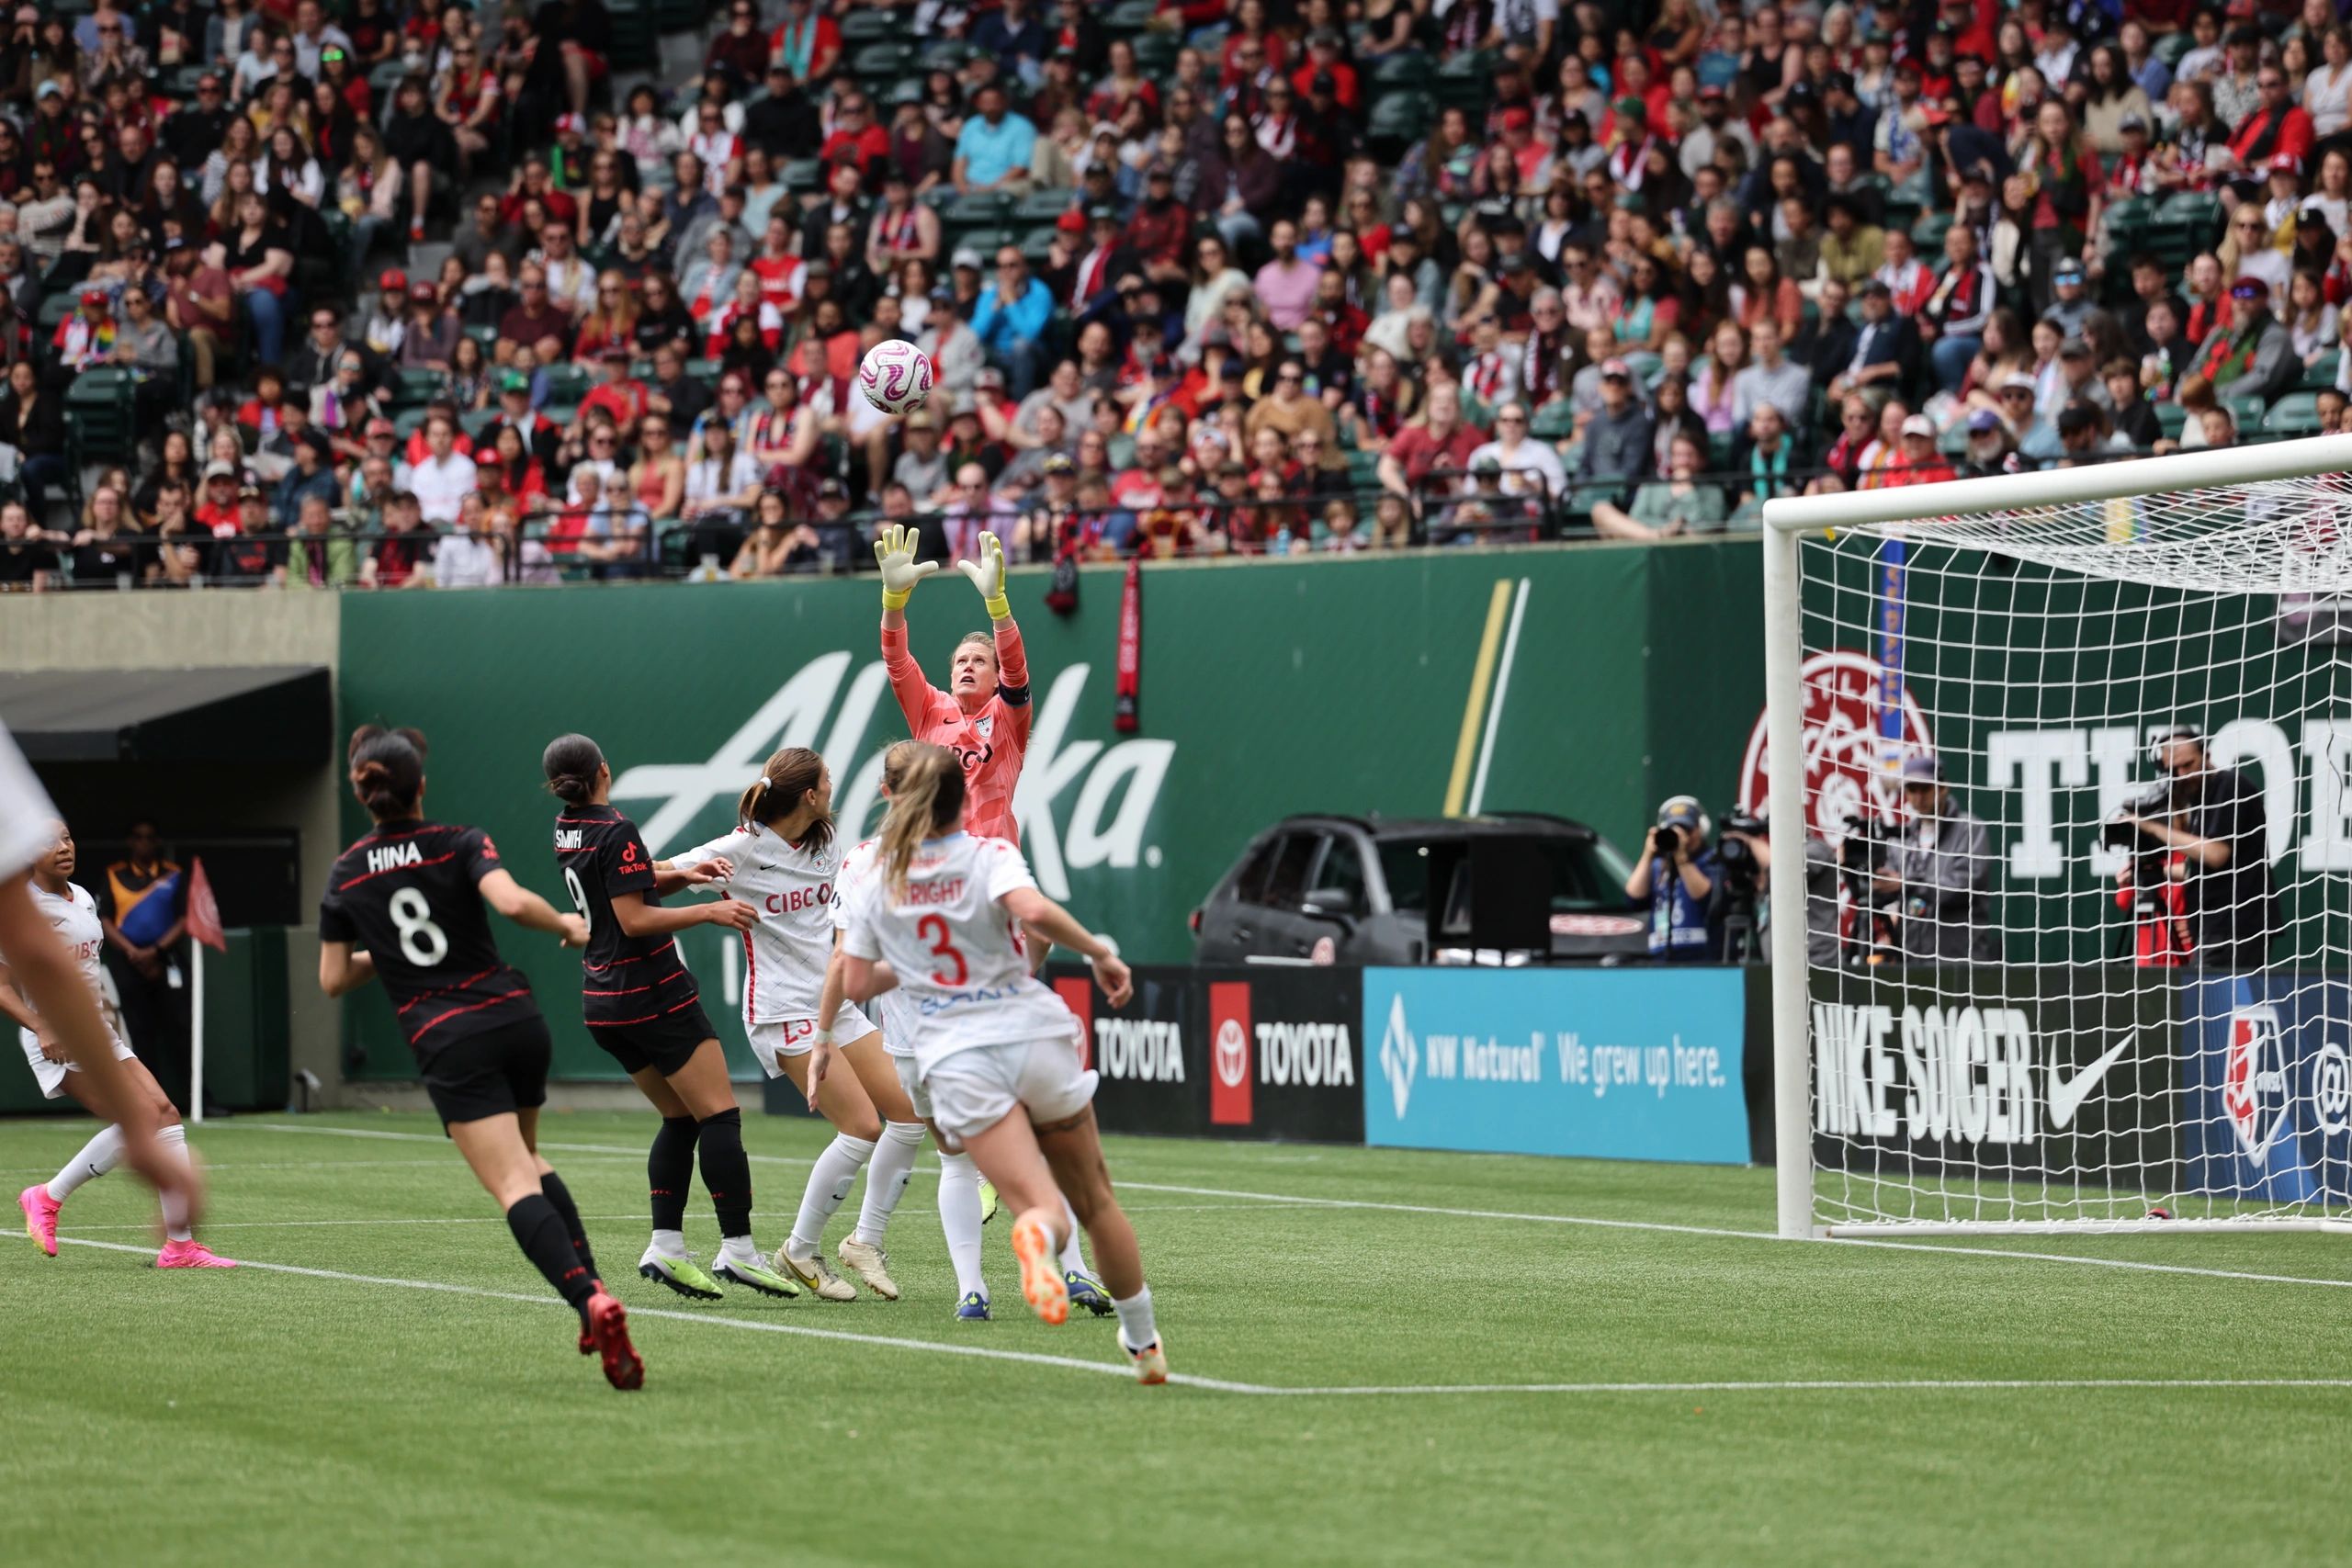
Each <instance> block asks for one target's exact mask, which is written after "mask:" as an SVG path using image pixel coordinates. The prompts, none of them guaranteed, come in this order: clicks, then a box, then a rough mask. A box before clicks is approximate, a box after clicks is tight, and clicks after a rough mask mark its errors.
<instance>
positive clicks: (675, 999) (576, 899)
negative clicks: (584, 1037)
mask: <svg viewBox="0 0 2352 1568" xmlns="http://www.w3.org/2000/svg"><path fill="white" fill-rule="evenodd" d="M555 858H556V862H557V863H558V864H560V866H562V868H563V885H564V886H565V887H566V888H567V889H568V890H569V891H570V892H571V901H572V904H573V905H574V907H576V908H578V909H579V911H580V913H581V914H582V916H583V917H584V918H585V919H587V921H588V951H587V952H585V953H582V954H581V959H580V972H581V986H580V1012H581V1021H582V1022H584V1023H586V1024H587V1025H588V1027H589V1028H591V1029H617V1028H623V1027H627V1026H629V1025H634V1024H640V1023H650V1022H651V1021H653V1020H655V1019H657V1018H665V1017H667V1016H668V1015H670V1014H671V1013H673V1012H683V1011H684V1010H685V1009H687V1008H689V1007H692V1006H694V1005H695V1002H696V1001H697V1000H698V999H699V998H700V997H701V992H700V991H699V990H697V989H696V988H695V978H694V976H692V975H690V974H688V973H687V972H686V964H685V960H684V959H683V958H681V957H680V956H679V955H678V943H677V941H676V939H675V938H674V937H673V936H671V935H669V934H668V933H666V932H665V933H663V934H662V935H660V936H630V935H629V934H628V932H626V931H622V930H621V926H620V921H619V920H618V919H615V918H614V915H613V899H614V897H616V895H617V896H620V897H627V896H628V895H629V894H631V893H636V894H641V895H642V896H643V897H644V899H645V902H646V903H647V904H648V905H649V906H658V905H660V903H661V902H662V898H661V896H660V895H659V894H657V893H655V892H654V890H653V857H652V856H651V855H650V854H649V853H647V852H646V849H645V840H644V839H643V838H641V837H640V836H639V833H638V830H637V824H636V823H634V822H632V821H630V820H629V819H628V818H627V817H624V816H622V815H621V814H620V812H618V811H617V810H616V809H614V808H613V807H609V806H567V807H564V808H563V810H562V811H561V812H560V813H559V814H558V815H557V817H556V819H555Z"/></svg>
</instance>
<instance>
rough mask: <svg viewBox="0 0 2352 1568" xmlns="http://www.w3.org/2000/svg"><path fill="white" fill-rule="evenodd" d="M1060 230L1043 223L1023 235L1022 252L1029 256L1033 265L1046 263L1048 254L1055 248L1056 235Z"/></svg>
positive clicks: (1030, 263)
mask: <svg viewBox="0 0 2352 1568" xmlns="http://www.w3.org/2000/svg"><path fill="white" fill-rule="evenodd" d="M1057 232H1058V231H1057V230H1056V229H1055V227H1054V226H1053V225H1052V224H1050V223H1046V224H1042V225H1040V226H1039V227H1037V228H1035V229H1032V230H1030V231H1028V232H1027V233H1026V234H1023V235H1022V236H1021V254H1023V255H1024V256H1027V257H1028V258H1029V265H1031V266H1033V267H1042V266H1044V265H1046V254H1047V253H1048V252H1050V251H1051V250H1052V249H1053V248H1054V235H1055V234H1056V233H1057Z"/></svg>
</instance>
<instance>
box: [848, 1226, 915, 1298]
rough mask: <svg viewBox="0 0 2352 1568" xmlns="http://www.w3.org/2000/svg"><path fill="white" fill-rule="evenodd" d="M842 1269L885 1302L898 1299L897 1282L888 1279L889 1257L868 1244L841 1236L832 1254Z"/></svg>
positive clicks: (879, 1249) (851, 1237)
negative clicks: (839, 1262)
mask: <svg viewBox="0 0 2352 1568" xmlns="http://www.w3.org/2000/svg"><path fill="white" fill-rule="evenodd" d="M834 1256H835V1257H837V1258H840V1259H841V1260H842V1269H846V1270H847V1271H848V1272H850V1273H852V1274H854V1275H856V1276H857V1277H858V1278H859V1279H861V1280H865V1288H866V1289H867V1290H869V1291H872V1292H874V1293H875V1294H876V1295H877V1296H880V1297H881V1298H882V1299H883V1300H884V1301H886V1302H895V1301H897V1300H898V1299H899V1281H897V1280H893V1279H892V1278H890V1257H889V1254H888V1253H886V1252H884V1251H883V1250H882V1249H881V1248H880V1247H876V1246H874V1245H873V1244H872V1243H870V1242H863V1241H859V1240H857V1239H856V1238H854V1237H853V1236H843V1237H842V1245H841V1247H840V1249H839V1250H838V1251H837V1252H836V1253H835V1254H834Z"/></svg>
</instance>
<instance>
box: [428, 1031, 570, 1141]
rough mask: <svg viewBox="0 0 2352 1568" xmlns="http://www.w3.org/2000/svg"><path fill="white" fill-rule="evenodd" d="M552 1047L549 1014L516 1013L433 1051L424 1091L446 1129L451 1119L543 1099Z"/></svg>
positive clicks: (492, 1112)
mask: <svg viewBox="0 0 2352 1568" xmlns="http://www.w3.org/2000/svg"><path fill="white" fill-rule="evenodd" d="M554 1051H555V1043H554V1041H553V1040H552V1039H550V1038H549V1036H548V1022H547V1020H545V1019H543V1018H537V1017H533V1018H526V1019H518V1020H516V1021H515V1022H513V1023H509V1024H504V1025H503V1026H501V1027H499V1028H497V1029H493V1030H492V1031H491V1032H489V1033H487V1034H477V1035H474V1036H473V1037H472V1038H471V1039H468V1040H458V1041H452V1042H451V1043H449V1044H447V1045H445V1046H443V1047H442V1048H441V1049H440V1050H438V1051H435V1053H434V1054H433V1056H432V1059H431V1060H429V1061H427V1062H425V1063H424V1092H425V1093H426V1094H428V1095H430V1096H432V1097H433V1109H434V1110H435V1111H439V1112H440V1114H441V1125H442V1127H443V1129H444V1130H445V1131H446V1130H447V1127H448V1126H449V1124H450V1123H451V1122H480V1121H481V1120H482V1119H483V1118H485V1117H489V1116H501V1115H503V1114H505V1113H506V1112H508V1111H525V1110H529V1109H532V1108H534V1107H537V1106H541V1105H545V1104H546V1103H547V1102H548V1060H549V1058H550V1057H551V1056H552V1055H554Z"/></svg>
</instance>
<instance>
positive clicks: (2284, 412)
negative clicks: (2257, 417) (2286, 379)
mask: <svg viewBox="0 0 2352 1568" xmlns="http://www.w3.org/2000/svg"><path fill="white" fill-rule="evenodd" d="M2262 428H2263V429H2264V430H2265V431H2267V432H2268V433H2269V434H2273V435H2316V434H2319V394H2318V393H2317V392H2290V393H2288V394H2287V395H2286V396H2285V397H2283V398H2280V399H2279V400H2278V401H2277V402H2276V403H2273V404H2272V405H2271V407H2270V412H2268V413H2266V414H2264V415H2263V416H2262Z"/></svg>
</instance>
